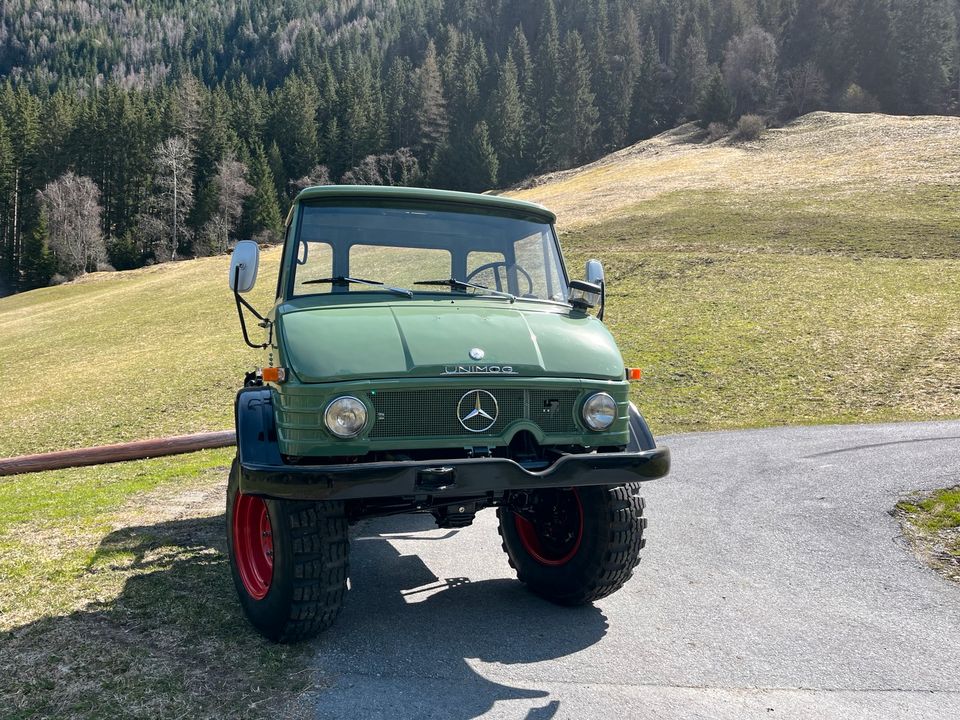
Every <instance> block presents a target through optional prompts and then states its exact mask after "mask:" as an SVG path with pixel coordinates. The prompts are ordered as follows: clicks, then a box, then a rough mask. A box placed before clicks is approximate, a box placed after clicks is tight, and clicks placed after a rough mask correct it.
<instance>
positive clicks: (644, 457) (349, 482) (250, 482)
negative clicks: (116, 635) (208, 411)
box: [240, 447, 670, 500]
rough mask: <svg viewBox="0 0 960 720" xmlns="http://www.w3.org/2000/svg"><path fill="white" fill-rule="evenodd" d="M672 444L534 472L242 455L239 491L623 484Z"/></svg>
mask: <svg viewBox="0 0 960 720" xmlns="http://www.w3.org/2000/svg"><path fill="white" fill-rule="evenodd" d="M669 470H670V450H669V449H668V448H665V447H661V448H655V449H653V450H645V451H642V452H617V453H593V454H588V455H565V456H563V457H562V458H560V459H559V460H558V461H557V462H555V463H554V464H553V465H551V466H550V467H549V468H547V469H546V470H542V471H540V472H531V471H529V470H526V469H524V468H523V467H521V466H520V465H519V464H518V463H516V462H514V461H513V460H508V459H504V458H472V459H463V460H443V461H409V462H376V463H353V464H349V465H279V466H277V465H261V464H257V463H252V462H245V461H244V458H243V454H242V453H241V457H240V492H243V493H248V494H253V495H265V496H268V497H274V498H285V499H291V500H293V499H296V500H354V499H358V498H379V497H411V498H416V497H458V498H460V497H473V496H482V495H485V494H486V493H488V492H494V493H502V492H503V491H505V490H532V489H536V488H545V487H580V486H584V485H624V484H626V483H638V482H644V481H646V480H655V479H656V478H660V477H663V476H664V475H666V474H667V472H668V471H669Z"/></svg>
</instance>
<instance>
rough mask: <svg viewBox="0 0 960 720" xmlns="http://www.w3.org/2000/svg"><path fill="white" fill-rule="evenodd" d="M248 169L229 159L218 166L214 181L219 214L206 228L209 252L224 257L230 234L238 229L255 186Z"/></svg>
mask: <svg viewBox="0 0 960 720" xmlns="http://www.w3.org/2000/svg"><path fill="white" fill-rule="evenodd" d="M246 175H247V166H246V165H244V164H243V163H242V162H240V161H239V160H234V159H232V158H227V159H226V160H221V161H220V162H219V163H217V174H216V177H215V178H214V180H213V183H214V187H215V188H216V190H217V212H216V214H215V215H214V216H213V217H212V218H210V221H209V222H208V223H207V227H206V228H205V234H206V236H207V237H206V243H205V244H206V246H207V247H206V248H205V249H206V250H207V251H208V252H210V253H211V254H213V253H224V252H226V251H227V247H228V246H229V242H230V231H231V230H233V228H234V227H236V224H237V220H239V219H240V214H241V213H242V212H243V201H244V200H246V199H247V198H248V197H250V195H252V194H253V186H252V185H250V183H248V182H247V179H246Z"/></svg>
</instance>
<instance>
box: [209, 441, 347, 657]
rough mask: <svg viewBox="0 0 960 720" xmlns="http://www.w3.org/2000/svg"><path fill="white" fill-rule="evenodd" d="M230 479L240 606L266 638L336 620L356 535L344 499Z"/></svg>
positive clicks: (311, 632) (290, 638) (312, 631)
mask: <svg viewBox="0 0 960 720" xmlns="http://www.w3.org/2000/svg"><path fill="white" fill-rule="evenodd" d="M238 483H239V472H238V468H237V461H236V460H234V462H233V466H232V467H231V469H230V479H229V482H228V484H227V546H228V548H229V550H228V552H229V555H230V570H231V572H232V574H233V582H234V584H235V585H236V587H237V595H238V596H239V598H240V605H241V607H242V608H243V611H244V613H245V614H246V616H247V618H248V619H249V620H250V622H251V624H252V625H253V626H254V627H255V628H256V629H257V631H258V632H259V633H260V634H261V635H263V636H264V637H266V638H268V639H270V640H272V641H274V642H281V643H289V642H297V641H300V640H306V639H309V638H312V637H314V636H316V635H317V634H319V633H321V632H322V631H324V630H326V629H327V628H328V627H330V625H331V624H332V623H333V621H334V619H335V618H336V617H337V615H338V613H339V612H340V607H341V605H342V604H343V597H344V594H345V593H346V589H347V573H348V559H349V540H348V535H347V519H346V516H345V515H344V508H343V503H342V502H299V501H292V500H272V499H263V498H259V497H256V496H251V495H242V494H241V493H239V492H238Z"/></svg>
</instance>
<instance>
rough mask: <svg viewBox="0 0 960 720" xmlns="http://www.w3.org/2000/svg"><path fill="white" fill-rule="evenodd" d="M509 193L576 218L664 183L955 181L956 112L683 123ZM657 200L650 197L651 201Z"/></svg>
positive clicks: (896, 187) (590, 219) (810, 190)
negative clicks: (752, 126)
mask: <svg viewBox="0 0 960 720" xmlns="http://www.w3.org/2000/svg"><path fill="white" fill-rule="evenodd" d="M532 185H533V186H532V187H528V188H525V189H521V190H518V191H516V192H512V193H510V194H511V195H514V196H515V197H518V198H521V199H524V200H532V201H535V202H540V203H543V204H544V205H546V206H547V207H549V208H551V209H552V210H554V212H556V213H557V215H558V217H559V221H560V224H561V226H563V227H568V228H570V227H575V228H584V227H589V226H593V225H599V224H601V223H604V222H607V221H609V220H611V219H612V218H614V217H616V216H617V215H622V214H624V212H625V211H629V210H630V209H638V206H642V204H644V203H647V202H649V201H653V200H656V199H657V198H658V197H660V196H662V195H669V194H671V193H691V192H692V193H700V192H704V191H706V192H714V191H716V192H722V193H726V194H729V195H730V197H731V202H734V203H735V202H737V201H738V200H741V201H742V200H746V199H747V198H750V199H755V198H756V199H759V200H761V201H764V200H767V201H774V202H775V201H776V199H777V198H778V196H782V195H792V194H796V193H798V192H800V193H802V194H803V195H804V196H806V197H809V198H816V199H818V200H819V201H820V202H821V204H822V205H823V206H824V207H828V206H829V204H830V203H831V202H832V201H833V200H836V199H838V198H845V197H849V196H850V195H851V194H857V193H875V192H879V193H881V194H885V195H888V194H890V193H891V192H897V191H900V190H907V191H911V192H912V191H914V190H916V189H917V187H918V186H928V185H929V186H948V187H952V188H954V189H956V188H957V187H958V186H960V118H955V117H930V116H927V117H919V118H908V117H894V116H889V115H843V114H838V113H812V114H810V115H806V116H804V117H803V118H800V119H799V120H797V121H795V122H794V123H792V124H790V125H788V126H786V127H784V128H780V129H775V130H768V131H767V132H766V133H765V134H764V137H763V139H762V140H760V141H757V142H755V143H748V144H745V145H744V144H736V145H735V144H731V143H722V142H721V143H706V133H705V132H704V131H703V130H701V129H700V128H698V127H696V126H695V125H685V126H683V127H681V128H678V129H677V130H673V131H670V132H668V133H664V134H663V135H660V136H658V137H656V138H653V139H652V140H647V141H645V142H642V143H638V144H637V145H634V146H631V147H629V148H626V149H624V150H621V151H619V152H616V153H613V154H612V155H608V156H607V157H605V158H602V159H600V160H598V161H597V162H595V163H592V164H590V165H586V166H584V167H582V168H578V169H575V170H569V171H566V172H561V173H552V174H549V175H544V176H542V177H539V178H536V179H535V180H534V181H533V183H532ZM654 204H655V203H654Z"/></svg>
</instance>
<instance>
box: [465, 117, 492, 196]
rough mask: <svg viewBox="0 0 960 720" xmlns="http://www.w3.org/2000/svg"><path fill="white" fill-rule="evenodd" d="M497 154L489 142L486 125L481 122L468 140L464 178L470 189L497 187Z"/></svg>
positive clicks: (488, 132)
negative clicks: (467, 180)
mask: <svg viewBox="0 0 960 720" xmlns="http://www.w3.org/2000/svg"><path fill="white" fill-rule="evenodd" d="M499 167H500V164H499V161H498V160H497V153H496V151H495V150H494V149H493V144H492V143H491V142H490V131H489V128H487V124H486V123H485V122H484V121H483V120H481V121H480V122H478V123H477V126H476V127H475V128H474V129H473V134H472V136H471V138H470V148H469V151H468V154H467V158H466V168H465V169H466V173H465V175H466V177H467V178H469V182H470V185H471V186H472V188H471V189H474V190H491V189H493V188H495V187H496V186H497V173H498V172H499Z"/></svg>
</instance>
